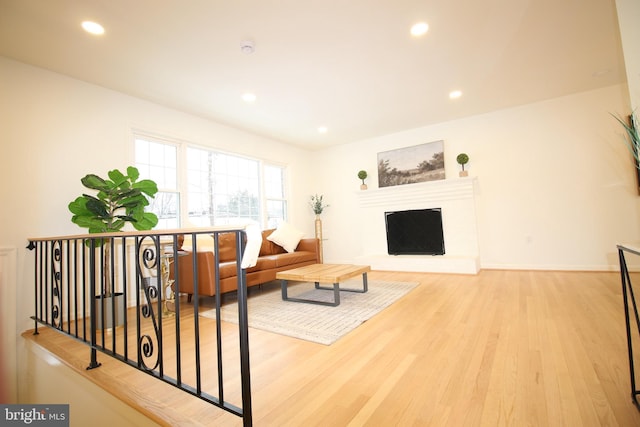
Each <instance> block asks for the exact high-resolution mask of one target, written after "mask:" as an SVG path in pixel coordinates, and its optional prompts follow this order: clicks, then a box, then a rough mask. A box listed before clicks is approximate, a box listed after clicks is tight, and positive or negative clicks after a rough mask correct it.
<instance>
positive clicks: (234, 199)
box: [187, 148, 261, 226]
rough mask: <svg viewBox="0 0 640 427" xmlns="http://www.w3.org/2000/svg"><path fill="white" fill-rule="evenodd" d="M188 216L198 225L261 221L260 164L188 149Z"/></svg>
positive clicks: (249, 160)
mask: <svg viewBox="0 0 640 427" xmlns="http://www.w3.org/2000/svg"><path fill="white" fill-rule="evenodd" d="M187 171H188V172H187V173H188V187H189V191H188V200H189V202H188V206H189V209H188V212H189V213H188V215H189V221H190V222H192V223H193V224H194V225H198V226H211V225H227V224H233V223H236V224H237V223H239V222H246V220H252V221H256V222H258V223H260V222H261V212H260V163H259V162H258V161H257V160H252V159H246V158H243V157H238V156H233V155H229V154H224V153H218V152H215V151H208V150H202V149H198V148H187Z"/></svg>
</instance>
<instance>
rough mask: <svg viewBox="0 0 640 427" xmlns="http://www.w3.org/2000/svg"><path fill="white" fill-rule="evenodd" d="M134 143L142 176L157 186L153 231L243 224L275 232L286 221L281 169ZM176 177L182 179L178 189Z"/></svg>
mask: <svg viewBox="0 0 640 427" xmlns="http://www.w3.org/2000/svg"><path fill="white" fill-rule="evenodd" d="M135 141H136V166H137V167H138V169H139V170H140V174H141V176H143V177H145V178H147V177H148V178H150V179H153V180H154V181H156V183H157V184H158V188H159V191H158V194H157V195H156V197H155V199H154V201H153V202H152V211H153V212H155V213H156V214H157V215H158V218H159V219H160V221H159V224H158V228H179V227H180V226H197V227H207V226H219V225H228V224H238V223H246V222H247V221H255V222H258V223H259V224H261V225H262V226H266V227H268V228H274V227H275V226H276V225H277V223H278V220H284V219H286V216H287V214H286V212H287V200H286V194H285V186H284V182H285V180H284V168H283V167H281V166H276V165H269V164H264V163H263V162H261V161H259V160H256V159H251V158H247V157H241V156H237V155H233V154H229V153H221V152H217V151H213V150H207V149H203V148H196V147H190V146H187V145H185V144H179V143H171V142H167V141H162V140H157V139H153V138H148V137H143V136H136V139H135ZM181 150H184V151H181ZM181 152H182V153H184V155H183V156H181V155H180V153H181ZM181 159H184V160H181ZM178 176H184V181H185V182H184V183H183V184H182V185H180V184H179V182H178ZM181 201H182V204H181ZM181 209H182V215H181ZM181 218H183V221H181V220H180V219H181ZM184 218H187V219H188V221H186V222H185V221H184Z"/></svg>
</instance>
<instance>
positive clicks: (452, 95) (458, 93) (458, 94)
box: [449, 90, 462, 99]
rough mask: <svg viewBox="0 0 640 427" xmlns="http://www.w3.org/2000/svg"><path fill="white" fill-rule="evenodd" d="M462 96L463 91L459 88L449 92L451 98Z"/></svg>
mask: <svg viewBox="0 0 640 427" xmlns="http://www.w3.org/2000/svg"><path fill="white" fill-rule="evenodd" d="M461 96H462V92H461V91H459V90H454V91H451V92H449V98H451V99H457V98H460V97H461Z"/></svg>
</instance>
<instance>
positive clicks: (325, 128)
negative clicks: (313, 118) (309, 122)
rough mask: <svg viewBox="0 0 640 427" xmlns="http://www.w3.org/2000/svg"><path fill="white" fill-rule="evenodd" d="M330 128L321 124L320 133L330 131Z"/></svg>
mask: <svg viewBox="0 0 640 427" xmlns="http://www.w3.org/2000/svg"><path fill="white" fill-rule="evenodd" d="M328 130H329V129H327V127H326V126H320V127H319V128H318V133H327V131H328Z"/></svg>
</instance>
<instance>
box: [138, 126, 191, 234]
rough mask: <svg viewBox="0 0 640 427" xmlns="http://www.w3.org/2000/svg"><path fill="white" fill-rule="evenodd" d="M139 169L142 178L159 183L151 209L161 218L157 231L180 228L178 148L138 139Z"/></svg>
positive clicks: (173, 145) (141, 138)
mask: <svg viewBox="0 0 640 427" xmlns="http://www.w3.org/2000/svg"><path fill="white" fill-rule="evenodd" d="M135 150H136V167H137V168H138V170H139V171H140V176H141V177H144V178H146V179H152V180H154V181H155V182H156V184H158V193H156V196H155V198H153V199H152V200H151V205H150V207H149V210H150V211H151V212H153V213H155V214H156V215H158V225H157V227H156V228H160V229H162V228H164V229H167V228H179V227H180V192H179V191H178V173H177V170H178V156H177V153H178V147H177V146H176V145H175V144H169V143H166V142H158V141H153V140H151V139H150V138H144V137H136V139H135Z"/></svg>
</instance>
